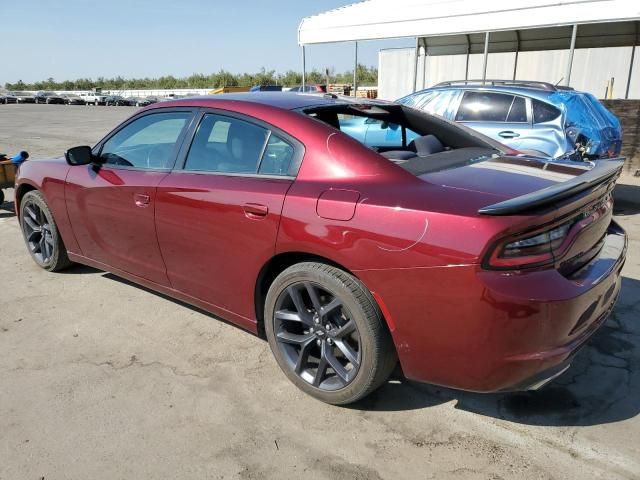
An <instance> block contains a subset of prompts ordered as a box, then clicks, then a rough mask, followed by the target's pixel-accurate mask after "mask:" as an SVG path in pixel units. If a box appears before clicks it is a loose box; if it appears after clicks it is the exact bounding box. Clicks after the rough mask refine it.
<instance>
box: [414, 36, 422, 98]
mask: <svg viewBox="0 0 640 480" xmlns="http://www.w3.org/2000/svg"><path fill="white" fill-rule="evenodd" d="M418 55H420V37H416V59H415V60H416V61H415V62H414V63H413V91H414V92H415V91H416V90H417V86H418V85H417V84H418Z"/></svg>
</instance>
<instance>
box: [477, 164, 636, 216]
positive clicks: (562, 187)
mask: <svg viewBox="0 0 640 480" xmlns="http://www.w3.org/2000/svg"><path fill="white" fill-rule="evenodd" d="M624 161H625V159H624V158H623V157H620V158H612V159H610V160H598V161H596V165H595V166H594V167H593V168H592V169H591V170H588V171H587V172H585V173H583V174H581V175H577V176H576V177H574V178H572V179H571V180H568V181H566V182H563V183H557V184H555V185H552V186H550V187H547V188H543V189H542V190H538V191H536V192H531V193H527V194H526V195H522V196H520V197H515V198H511V199H509V200H505V201H504V202H500V203H494V204H493V205H489V206H487V207H482V208H481V209H480V210H478V213H480V214H482V215H515V214H518V213H523V212H526V211H528V210H532V209H534V208H538V207H542V206H545V205H549V204H552V203H555V202H557V201H559V200H562V199H565V198H567V197H571V196H572V195H576V194H577V193H580V192H583V191H585V190H589V189H590V188H593V187H595V186H597V185H600V184H603V183H607V182H609V181H612V180H615V179H616V178H617V177H618V175H620V171H621V170H622V166H623V165H624Z"/></svg>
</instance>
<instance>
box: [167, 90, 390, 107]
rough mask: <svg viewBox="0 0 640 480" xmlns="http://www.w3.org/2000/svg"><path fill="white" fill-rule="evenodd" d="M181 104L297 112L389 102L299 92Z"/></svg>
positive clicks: (227, 95) (201, 98)
mask: <svg viewBox="0 0 640 480" xmlns="http://www.w3.org/2000/svg"><path fill="white" fill-rule="evenodd" d="M176 101H179V102H181V103H183V104H184V103H185V102H193V103H194V105H196V104H198V103H199V102H203V103H206V104H210V102H211V101H237V102H247V103H259V104H263V105H270V106H272V107H278V108H282V109H285V110H296V109H299V108H309V107H321V106H327V105H349V104H354V103H357V104H359V105H362V104H370V105H376V104H377V105H380V104H383V103H387V102H382V101H379V100H378V101H371V100H366V99H363V98H357V99H354V98H351V97H343V96H338V95H331V94H318V93H298V92H242V93H221V94H219V95H199V96H194V97H188V98H180V99H179V100H176Z"/></svg>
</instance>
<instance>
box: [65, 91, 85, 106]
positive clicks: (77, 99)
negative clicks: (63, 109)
mask: <svg viewBox="0 0 640 480" xmlns="http://www.w3.org/2000/svg"><path fill="white" fill-rule="evenodd" d="M60 96H61V97H62V98H63V99H64V103H65V105H86V103H87V102H86V101H85V100H84V98H82V97H81V96H80V95H76V94H75V93H62V94H60Z"/></svg>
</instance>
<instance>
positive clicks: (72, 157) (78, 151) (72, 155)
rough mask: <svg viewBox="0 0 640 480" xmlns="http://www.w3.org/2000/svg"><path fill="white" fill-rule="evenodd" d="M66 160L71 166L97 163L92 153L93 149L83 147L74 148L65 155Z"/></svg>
mask: <svg viewBox="0 0 640 480" xmlns="http://www.w3.org/2000/svg"><path fill="white" fill-rule="evenodd" d="M64 158H65V159H66V160H67V163H68V164H69V165H72V166H75V165H89V164H90V163H93V162H94V161H95V158H94V156H93V154H92V153H91V147H87V146H81V147H73V148H70V149H69V150H67V151H66V152H65V153H64Z"/></svg>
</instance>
